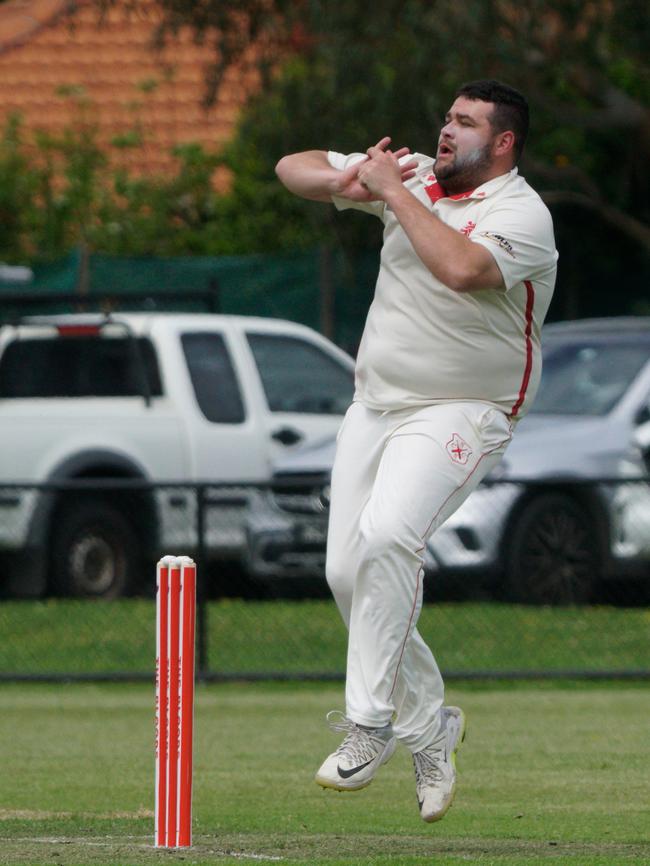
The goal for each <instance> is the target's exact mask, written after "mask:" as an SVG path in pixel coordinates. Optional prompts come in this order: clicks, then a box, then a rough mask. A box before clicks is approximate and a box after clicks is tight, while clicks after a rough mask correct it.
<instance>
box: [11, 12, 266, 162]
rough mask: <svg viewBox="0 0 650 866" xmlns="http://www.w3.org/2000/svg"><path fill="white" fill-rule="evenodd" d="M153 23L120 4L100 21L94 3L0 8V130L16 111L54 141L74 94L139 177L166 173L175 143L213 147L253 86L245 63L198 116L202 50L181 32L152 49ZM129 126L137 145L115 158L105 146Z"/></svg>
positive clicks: (205, 57) (72, 111) (205, 56)
mask: <svg viewBox="0 0 650 866" xmlns="http://www.w3.org/2000/svg"><path fill="white" fill-rule="evenodd" d="M158 21H159V13H158V11H157V9H156V7H155V4H154V3H153V2H144V3H141V4H140V5H139V11H138V12H134V11H129V10H128V9H127V4H126V3H124V4H121V3H119V4H117V5H116V6H114V7H112V8H111V9H110V10H109V11H108V12H107V13H106V15H105V17H104V18H103V19H101V17H100V14H99V11H98V7H97V6H96V5H95V4H93V3H92V2H81V3H79V2H77V3H76V10H75V11H74V12H72V13H71V12H70V6H69V3H68V2H66V0H7V2H3V3H0V124H1V125H3V126H4V123H5V121H6V118H7V117H8V116H9V115H10V114H11V113H14V112H19V113H20V114H21V115H22V116H23V119H24V125H25V127H26V128H27V129H35V128H42V129H45V130H47V131H49V132H51V133H60V132H61V131H62V130H63V129H64V128H65V126H66V125H69V124H70V123H71V122H74V119H75V117H76V116H78V114H76V112H77V113H78V112H79V107H78V105H77V106H75V99H74V98H71V97H70V95H69V94H70V92H71V91H73V92H81V93H82V94H83V97H84V99H86V98H87V101H88V105H87V108H86V109H85V111H86V112H87V114H88V116H89V117H90V118H91V119H92V120H93V121H94V122H96V123H97V125H98V130H99V133H98V134H99V141H100V143H101V144H102V145H103V146H105V147H106V148H107V149H111V148H113V150H114V153H113V159H114V160H115V161H119V162H121V163H122V164H125V165H126V166H128V168H130V169H131V170H133V171H135V172H137V173H141V172H146V173H149V172H154V173H165V172H167V171H169V170H170V168H171V165H172V158H171V157H170V155H169V149H170V148H171V147H172V146H173V145H175V144H179V143H183V142H189V141H197V142H200V143H201V144H203V145H205V146H206V147H208V148H214V147H217V146H219V145H221V144H222V143H224V142H225V141H226V140H227V139H228V138H229V137H230V136H231V135H232V132H233V125H234V123H235V121H236V118H237V115H238V112H239V109H240V107H241V105H242V103H243V101H244V100H245V98H246V96H247V95H248V94H249V93H250V92H251V90H252V89H254V87H255V83H256V75H255V71H254V69H253V67H252V64H250V63H248V64H243V65H241V66H239V67H238V68H235V69H232V70H230V71H229V72H228V73H227V75H226V76H225V79H224V81H223V83H222V86H221V88H220V90H219V92H218V94H217V100H216V102H215V104H214V105H212V106H211V107H210V108H205V107H204V106H203V105H202V98H203V95H204V85H203V81H204V70H205V66H206V64H207V63H208V62H209V59H210V48H209V46H207V45H203V46H201V45H197V44H195V43H194V41H193V38H192V34H191V33H190V32H189V30H187V31H184V32H181V33H180V34H179V36H178V37H177V38H175V39H174V40H173V42H171V43H170V44H169V45H168V46H167V47H166V48H165V49H164V50H161V51H158V50H157V49H155V48H154V47H153V37H154V31H155V28H156V25H157V23H158ZM79 88H81V90H80V91H79V90H78V89H79ZM66 93H67V94H68V95H66ZM77 102H78V100H77ZM136 121H137V122H138V123H139V126H140V129H141V130H142V133H143V139H144V142H145V145H144V147H142V148H141V147H138V148H133V149H121V150H116V149H115V147H114V145H112V144H111V142H112V141H113V140H114V139H115V137H116V136H119V135H124V134H125V133H127V132H128V131H129V129H132V128H133V126H134V123H136Z"/></svg>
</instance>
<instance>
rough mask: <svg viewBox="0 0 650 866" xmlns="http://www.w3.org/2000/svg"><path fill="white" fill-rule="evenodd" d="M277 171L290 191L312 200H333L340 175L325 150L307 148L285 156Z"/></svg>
mask: <svg viewBox="0 0 650 866" xmlns="http://www.w3.org/2000/svg"><path fill="white" fill-rule="evenodd" d="M275 173H276V174H277V176H278V178H279V179H280V181H281V182H282V183H283V184H284V186H286V188H287V189H288V190H289V192H292V193H294V194H295V195H299V196H300V197H301V198H308V199H311V200H312V201H328V202H331V201H332V195H333V194H334V193H333V187H334V186H335V185H336V183H337V181H338V179H339V177H338V176H339V175H340V174H341V172H340V171H338V169H336V168H333V167H332V166H331V165H330V163H329V160H328V159H327V153H326V152H325V151H324V150H305V151H303V152H302V153H291V154H289V155H288V156H283V157H282V159H281V160H280V162H279V163H278V164H277V165H276V167H275Z"/></svg>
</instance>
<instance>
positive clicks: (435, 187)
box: [424, 180, 476, 204]
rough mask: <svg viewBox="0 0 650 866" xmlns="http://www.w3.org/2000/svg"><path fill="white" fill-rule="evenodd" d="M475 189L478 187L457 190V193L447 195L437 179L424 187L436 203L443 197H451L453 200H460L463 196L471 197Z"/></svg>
mask: <svg viewBox="0 0 650 866" xmlns="http://www.w3.org/2000/svg"><path fill="white" fill-rule="evenodd" d="M475 189H476V188H474V189H468V190H467V192H457V193H456V195H447V193H446V192H445V191H444V189H443V188H442V187H441V186H440V184H439V183H438V181H437V180H436V181H434V182H433V183H432V184H430V185H429V186H425V187H424V191H425V192H426V194H427V195H428V196H429V198H430V199H431V201H432V202H433V203H434V204H435V203H436V202H437V201H438V200H439V199H441V198H450V199H452V200H453V201H458V200H459V199H462V198H469V197H470V196H471V195H472V194H473V193H474V191H475Z"/></svg>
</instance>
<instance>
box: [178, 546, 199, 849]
mask: <svg viewBox="0 0 650 866" xmlns="http://www.w3.org/2000/svg"><path fill="white" fill-rule="evenodd" d="M195 621H196V568H195V567H194V565H192V564H189V563H185V564H183V567H182V571H181V642H180V653H181V655H180V709H179V729H180V735H179V743H180V750H179V760H178V832H177V836H176V844H177V846H178V847H187V846H189V845H191V844H192V745H193V743H192V741H193V727H194V631H195Z"/></svg>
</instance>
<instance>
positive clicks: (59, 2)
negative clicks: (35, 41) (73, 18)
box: [0, 0, 87, 54]
mask: <svg viewBox="0 0 650 866" xmlns="http://www.w3.org/2000/svg"><path fill="white" fill-rule="evenodd" d="M86 2H87V0H7V2H5V3H0V33H1V34H2V35H1V36H0V54H6V53H7V52H8V51H11V50H13V49H14V48H19V47H20V46H21V45H24V44H25V43H26V42H28V41H29V40H30V39H31V38H32V37H33V36H35V35H36V34H37V33H39V32H40V31H41V30H44V29H45V28H47V27H52V26H53V25H54V24H56V23H57V22H58V21H59V19H60V18H62V17H65V16H67V15H71V14H73V13H74V12H75V11H76V10H77V9H78V8H79V7H80V6H82V5H86Z"/></svg>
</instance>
